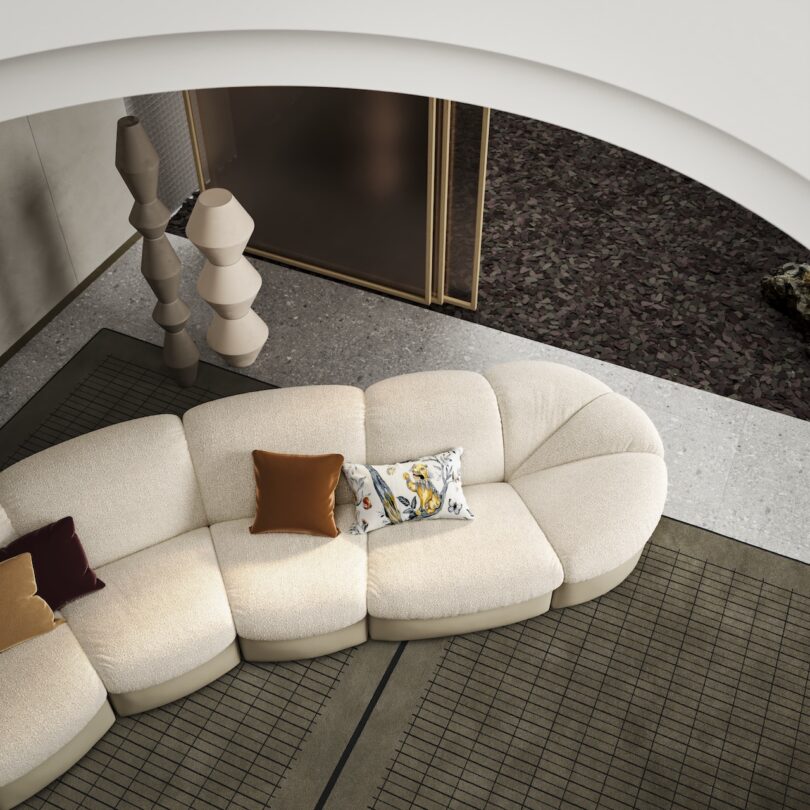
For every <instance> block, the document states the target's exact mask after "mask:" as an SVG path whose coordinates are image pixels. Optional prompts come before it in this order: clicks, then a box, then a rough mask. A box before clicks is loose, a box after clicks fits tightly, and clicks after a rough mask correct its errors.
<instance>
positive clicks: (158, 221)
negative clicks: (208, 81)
mask: <svg viewBox="0 0 810 810" xmlns="http://www.w3.org/2000/svg"><path fill="white" fill-rule="evenodd" d="M115 166H116V168H117V169H118V172H119V174H120V175H121V177H122V178H123V180H124V182H125V183H126V184H127V188H128V189H129V190H130V192H131V194H132V196H133V197H134V198H135V203H134V205H133V206H132V211H131V213H130V215H129V221H130V224H131V225H132V226H133V227H134V228H136V229H137V230H138V231H139V232H140V233H141V234H142V235H143V253H142V255H141V272H142V273H143V276H144V278H145V279H146V281H147V282H148V284H149V286H150V287H151V288H152V291H153V292H154V293H155V296H156V297H157V299H158V301H157V304H156V305H155V308H154V310H153V311H152V319H153V320H154V321H155V323H157V324H158V326H160V327H162V328H163V329H164V330H165V332H166V336H165V338H164V340H163V362H164V363H165V364H166V366H167V368H169V369H170V370H171V371H172V372H173V374H174V377H175V379H176V380H177V382H178V383H179V384H180V385H182V386H183V387H188V386H190V385H193V384H194V380H195V379H196V378H197V367H198V365H199V362H200V353H199V351H198V350H197V347H196V346H195V345H194V341H193V340H192V339H191V335H189V333H188V332H187V331H186V324H187V323H188V319H189V314H190V313H189V308H188V307H187V306H186V305H185V304H184V303H183V302H182V301H181V300H180V298H179V297H178V292H179V290H180V275H181V273H182V272H183V267H182V265H181V264H180V259H179V258H178V257H177V254H176V253H175V252H174V248H173V247H172V246H171V243H170V242H169V240H168V239H167V238H166V226H167V225H168V224H169V217H170V216H171V215H170V213H169V209H168V208H166V206H165V205H164V204H163V203H162V202H161V201H160V200H159V199H158V196H157V186H158V170H159V168H160V158H159V157H158V153H157V152H156V151H155V147H154V146H153V145H152V142H151V141H150V140H149V136H148V135H147V134H146V130H145V129H144V128H143V124H141V122H140V121H139V120H138V119H137V118H136V117H135V116H134V115H127V116H124V117H123V118H120V119H119V120H118V136H117V138H116V142H115Z"/></svg>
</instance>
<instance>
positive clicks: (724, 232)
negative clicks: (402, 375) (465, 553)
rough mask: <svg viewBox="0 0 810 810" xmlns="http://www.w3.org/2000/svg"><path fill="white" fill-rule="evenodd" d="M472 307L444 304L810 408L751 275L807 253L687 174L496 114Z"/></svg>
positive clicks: (729, 392) (808, 414)
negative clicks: (475, 302) (476, 300)
mask: <svg viewBox="0 0 810 810" xmlns="http://www.w3.org/2000/svg"><path fill="white" fill-rule="evenodd" d="M487 180H488V187H487V194H486V209H485V216H484V238H483V248H482V266H481V284H480V290H479V309H478V311H477V312H475V313H469V312H464V311H462V310H458V309H455V308H453V307H442V308H441V309H442V311H444V312H447V313H448V314H451V315H455V316H456V317H461V318H464V319H466V320H472V321H475V322H477V323H481V324H485V325H486V326H491V327H494V328H495V329H500V330H502V331H504V332H510V333H513V334H517V335H522V336H524V337H528V338H531V339H533V340H539V341H542V342H543V343H549V344H552V345H554V346H558V347H561V348H564V349H568V350H570V351H574V352H579V353H581V354H585V355H588V356H590V357H596V358H599V359H601V360H606V361H608V362H611V363H617V364H619V365H622V366H626V367H629V368H633V369H636V370H638V371H643V372H646V373H648V374H654V375H656V376H658V377H664V378H665V379H668V380H674V381H677V382H680V383H684V384H686V385H690V386H694V387H697V388H702V389H705V390H707V391H712V392H714V393H716V394H721V395H722V396H727V397H732V398H734V399H739V400H742V401H744V402H749V403H751V404H754V405H759V406H761V407H764V408H770V409H771V410H775V411H781V412H783V413H787V414H791V415H793V416H798V417H800V418H803V419H810V343H808V338H807V336H806V335H802V333H801V331H800V329H799V327H798V326H797V325H795V324H794V323H793V322H792V321H791V320H790V319H789V318H788V317H787V316H785V315H783V314H781V313H779V312H777V311H775V310H773V309H772V308H771V307H769V306H768V305H767V304H766V303H765V302H764V301H763V300H762V298H761V295H760V290H759V284H760V278H761V277H762V276H763V275H765V274H768V273H771V272H774V271H775V269H776V268H778V267H779V266H780V265H781V264H783V263H784V262H787V261H801V262H807V261H810V251H808V250H807V249H805V248H803V247H801V245H799V244H798V243H797V242H795V241H794V240H792V239H791V238H790V237H788V236H786V235H785V234H784V233H782V232H781V231H779V230H778V229H777V228H775V227H773V226H772V225H770V224H768V223H767V222H765V221H764V220H762V219H760V218H759V217H757V216H755V215H754V214H752V213H751V212H750V211H748V210H747V209H745V208H743V207H741V206H739V205H737V204H736V203H733V202H731V201H730V200H728V199H727V198H725V197H723V196H722V195H720V194H717V193H715V192H713V191H711V190H710V189H708V188H706V187H705V186H703V185H701V184H700V183H697V182H695V181H694V180H690V179H689V178H687V177H684V176H683V175H680V174H678V173H677V172H674V171H672V170H670V169H667V168H665V167H664V166H661V165H660V164H658V163H655V162H653V161H650V160H647V159H645V158H641V157H639V156H638V155H635V154H633V153H631V152H627V151H625V150H623V149H619V148H618V147H615V146H611V145H609V144H606V143H604V142H603V141H599V140H596V139H594V138H589V137H587V136H585V135H580V134H578V133H575V132H571V131H570V130H565V129H561V128H559V127H555V126H551V125H549V124H543V123H540V122H538V121H533V120H529V119H525V118H520V117H518V116H513V115H508V114H506V113H493V115H492V129H491V135H490V151H489V168H488V178H487Z"/></svg>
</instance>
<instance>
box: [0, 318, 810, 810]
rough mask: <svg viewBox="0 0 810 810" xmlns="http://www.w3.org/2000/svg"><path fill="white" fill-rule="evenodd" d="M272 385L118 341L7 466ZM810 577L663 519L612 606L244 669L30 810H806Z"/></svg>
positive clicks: (42, 404)
mask: <svg viewBox="0 0 810 810" xmlns="http://www.w3.org/2000/svg"><path fill="white" fill-rule="evenodd" d="M257 387H258V388H261V387H266V386H265V384H263V383H259V382H257V381H255V380H251V379H250V378H248V377H245V376H243V375H240V374H234V373H231V372H228V371H226V370H224V369H220V368H217V367H214V366H204V367H203V368H202V369H201V375H200V380H199V385H198V386H197V387H196V388H194V389H187V390H185V391H184V390H183V389H179V388H178V387H177V386H176V385H175V384H174V383H173V382H172V381H171V379H170V378H169V377H168V376H167V375H166V374H165V373H164V372H163V371H162V369H161V364H160V350H159V348H158V347H156V346H152V345H151V344H148V343H144V342H142V341H138V340H134V339H132V338H128V337H125V336H123V335H119V334H117V333H114V332H108V331H103V332H101V333H99V335H97V336H96V338H94V340H93V341H91V343H90V344H88V346H87V347H86V348H85V349H84V350H82V352H80V353H79V355H77V357H76V358H74V360H72V361H71V362H70V363H68V364H67V366H65V368H64V369H63V370H62V371H61V372H60V373H59V375H57V377H56V378H54V380H53V381H52V382H51V383H49V384H48V385H47V386H46V387H45V388H44V389H43V391H42V392H40V394H37V396H35V397H34V398H33V399H32V401H31V403H29V405H27V406H25V407H24V408H23V409H22V410H21V412H20V413H18V414H17V415H16V416H15V417H14V418H13V419H12V420H11V421H10V422H9V423H7V425H6V426H5V427H4V428H3V429H2V430H0V459H5V460H6V462H5V463H7V462H8V460H10V459H16V458H21V457H23V456H24V455H27V454H28V453H30V452H35V451H36V450H37V449H41V448H42V447H45V446H48V445H49V444H53V443H55V442H56V441H61V440H63V439H65V438H69V437H70V436H71V435H76V434H77V433H81V432H84V431H85V430H91V429H93V428H94V427H99V426H102V425H103V424H110V423H111V422H112V421H120V419H127V418H132V417H135V416H143V415H147V414H149V413H159V412H165V411H172V412H175V413H180V412H182V411H183V410H184V409H185V408H187V407H190V406H191V405H195V404H197V403H198V402H202V401H206V400H208V399H212V398H214V397H216V396H223V395H226V394H232V393H237V391H239V390H255V389H256V388H257ZM808 672H810V567H808V566H806V565H804V564H802V563H798V562H796V561H793V560H789V559H786V558H784V557H779V556H778V555H775V554H772V553H770V552H766V551H762V550H761V549H757V548H754V547H752V546H748V545H745V544H743V543H739V542H736V541H734V540H730V539H728V538H724V537H720V536H719V535H715V534H712V533H710V532H707V531H704V530H701V529H697V528H695V527H692V526H688V525H686V524H682V523H678V522H676V521H672V520H669V519H667V518H664V519H663V520H662V521H661V524H660V525H659V527H658V529H657V530H656V532H655V534H654V536H653V539H652V541H651V543H650V544H649V545H648V547H647V549H646V551H645V553H644V555H643V557H642V560H641V562H640V564H639V566H638V568H637V569H636V570H635V571H634V572H633V574H632V575H631V576H630V577H629V578H628V579H627V580H626V581H625V582H624V583H623V584H622V585H620V586H619V587H618V588H616V589H615V590H614V591H612V592H611V593H609V594H607V595H605V596H604V597H602V598H601V599H598V600H596V601H593V602H590V603H588V604H586V605H581V606H578V607H575V608H568V609H566V610H563V611H550V612H549V613H547V614H545V615H543V616H540V617H537V618H535V619H532V620H530V621H527V622H523V623H521V624H516V625H512V626H510V627H506V628H500V629H497V630H492V631H488V632H483V633H473V634H469V635H466V636H459V637H455V638H450V639H437V640H430V641H422V642H409V643H402V644H387V643H382V642H370V643H368V644H366V645H363V646H362V647H359V648H357V649H355V650H352V651H347V652H343V653H339V654H336V655H332V656H326V657H324V658H321V659H316V660H314V661H306V662H297V663H290V664H246V663H243V664H241V665H239V666H238V667H236V668H235V669H234V670H232V671H231V672H230V673H228V674H227V675H226V676H224V677H223V678H221V679H219V680H218V681H216V682H215V683H213V684H211V685H209V686H207V687H206V688H204V689H202V690H200V691H199V692H197V693H196V694H194V695H191V696H189V697H187V698H185V699H183V700H180V701H177V702H176V703H173V704H171V705H169V706H165V707H163V708H161V709H158V710H155V711H152V712H147V713H144V714H142V715H139V716H137V717H132V718H123V719H119V720H118V721H117V722H116V724H115V725H114V727H113V728H112V729H111V731H110V732H109V733H108V734H107V735H106V736H105V737H104V739H103V740H101V741H100V742H99V744H98V745H97V746H96V747H95V748H94V749H93V750H92V751H91V752H90V753H89V754H88V755H87V756H86V757H85V758H84V759H83V760H82V761H81V762H79V763H78V764H77V765H76V766H75V767H74V768H72V769H71V770H70V771H69V772H68V773H67V774H65V775H64V776H63V777H61V778H60V779H58V780H57V781H55V782H54V783H53V784H51V785H50V786H49V787H48V788H46V789H45V790H44V791H42V792H41V793H40V794H39V795H38V796H37V797H35V798H34V799H32V800H31V801H30V802H28V803H27V804H26V805H25V806H26V807H31V808H55V807H56V808H77V807H93V808H147V807H163V808H168V809H173V808H188V807H194V808H209V807H216V808H226V807H241V808H247V809H248V810H250V809H251V808H260V807H270V806H272V807H274V808H292V810H297V809H298V808H321V807H325V808H347V809H349V808H350V809H351V810H354V808H411V807H414V808H425V809H428V808H445V807H457V808H489V807H498V808H518V807H528V808H552V807H570V808H602V807H604V808H628V807H631V808H632V807H638V808H664V807H682V808H690V809H691V808H747V807H757V808H781V807H788V808H794V810H799V809H800V808H801V809H802V810H803V809H804V808H807V807H810V700H808V697H809V696H810V689H808Z"/></svg>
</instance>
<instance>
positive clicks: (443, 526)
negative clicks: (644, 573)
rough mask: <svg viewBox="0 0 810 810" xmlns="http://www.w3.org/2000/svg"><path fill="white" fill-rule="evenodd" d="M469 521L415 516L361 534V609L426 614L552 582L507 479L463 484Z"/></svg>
mask: <svg viewBox="0 0 810 810" xmlns="http://www.w3.org/2000/svg"><path fill="white" fill-rule="evenodd" d="M464 492H465V494H466V495H467V502H468V503H469V505H470V508H471V509H472V511H473V513H474V514H475V520H472V521H459V520H418V521H411V522H408V523H403V524H401V525H399V526H387V527H386V528H384V529H378V530H377V531H375V532H371V533H370V534H369V535H368V612H369V614H370V615H371V616H376V617H378V618H384V619H433V618H439V617H447V616H458V615H463V614H467V613H478V612H480V611H482V610H490V609H492V608H499V607H503V606H505V605H511V604H516V603H519V602H525V601H528V600H529V599H533V598H535V597H538V596H541V595H543V594H547V593H549V592H550V591H552V590H554V588H556V587H557V586H559V585H560V583H561V582H562V579H563V572H562V568H561V566H560V562H559V560H558V559H557V557H556V556H555V555H554V551H553V550H552V548H551V546H550V545H549V542H548V540H546V538H545V536H544V535H543V532H542V531H541V530H540V528H539V527H538V525H537V523H536V522H535V521H534V519H533V518H532V516H531V514H530V513H529V510H528V509H527V508H526V506H525V505H524V503H523V501H522V500H521V499H520V497H519V496H518V495H517V493H516V492H515V490H514V489H512V487H511V486H510V485H509V484H505V483H494V484H478V485H473V486H466V485H465V487H464Z"/></svg>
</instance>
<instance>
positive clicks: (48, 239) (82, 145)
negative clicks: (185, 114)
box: [0, 99, 133, 355]
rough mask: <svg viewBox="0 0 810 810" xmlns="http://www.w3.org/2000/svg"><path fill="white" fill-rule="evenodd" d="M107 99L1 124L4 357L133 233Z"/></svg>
mask: <svg viewBox="0 0 810 810" xmlns="http://www.w3.org/2000/svg"><path fill="white" fill-rule="evenodd" d="M125 114H126V113H125V111H124V104H123V102H122V101H121V100H120V99H119V100H117V101H105V102H99V103H94V104H86V105H81V106H78V107H70V108H67V109H63V110H55V111H52V112H47V113H40V114H38V115H32V116H29V117H23V118H15V119H12V120H10V121H3V122H0V355H1V354H3V352H5V351H6V350H7V349H8V348H10V347H11V346H12V345H13V344H14V343H15V342H16V341H17V340H18V339H19V338H21V337H22V336H23V335H24V334H25V333H26V332H27V331H28V330H29V329H30V328H31V327H32V326H34V325H35V324H36V323H37V322H38V321H39V320H40V319H41V318H43V317H44V316H45V315H47V314H48V312H49V311H50V310H51V309H52V308H53V307H55V306H56V305H57V304H59V303H60V301H62V299H63V298H65V296H67V295H69V294H70V292H71V291H72V290H73V289H75V287H76V286H77V285H78V284H80V283H81V282H82V280H83V279H85V278H86V277H87V276H88V275H89V274H90V273H92V272H93V270H95V269H96V268H97V267H98V266H99V265H100V264H101V263H102V262H104V261H105V260H106V259H107V258H108V257H109V256H110V255H111V254H112V253H114V252H115V251H116V250H117V249H118V248H119V247H120V246H121V245H122V244H123V243H124V242H125V241H126V240H127V239H128V238H129V237H130V236H131V235H132V233H133V229H132V226H131V225H130V224H129V222H128V221H127V219H128V216H129V209H130V207H131V206H132V198H131V197H130V195H129V192H128V191H127V188H126V186H125V185H124V183H123V182H122V180H121V178H120V177H119V175H118V172H117V171H116V169H115V165H114V159H115V136H116V126H115V124H116V121H117V120H118V118H119V117H121V116H122V115H125Z"/></svg>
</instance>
